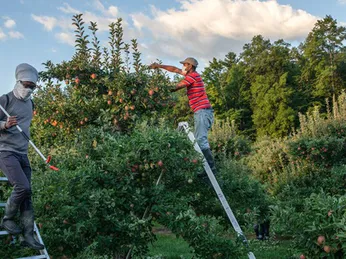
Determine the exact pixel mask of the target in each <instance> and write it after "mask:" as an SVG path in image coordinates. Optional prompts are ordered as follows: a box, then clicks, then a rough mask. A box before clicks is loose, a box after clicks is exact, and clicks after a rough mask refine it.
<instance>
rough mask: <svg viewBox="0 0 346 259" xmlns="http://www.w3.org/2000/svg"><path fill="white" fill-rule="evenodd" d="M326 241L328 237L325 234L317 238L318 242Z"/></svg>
mask: <svg viewBox="0 0 346 259" xmlns="http://www.w3.org/2000/svg"><path fill="white" fill-rule="evenodd" d="M324 242H326V238H325V237H324V236H319V237H318V238H317V244H319V245H322V244H324Z"/></svg>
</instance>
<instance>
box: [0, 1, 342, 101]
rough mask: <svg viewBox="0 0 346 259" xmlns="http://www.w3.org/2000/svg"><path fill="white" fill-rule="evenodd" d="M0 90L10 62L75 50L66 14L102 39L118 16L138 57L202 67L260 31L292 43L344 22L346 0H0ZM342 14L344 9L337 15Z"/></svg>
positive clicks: (10, 75)
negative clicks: (322, 25) (320, 23)
mask: <svg viewBox="0 0 346 259" xmlns="http://www.w3.org/2000/svg"><path fill="white" fill-rule="evenodd" d="M0 4H1V8H0V77H1V88H0V94H4V93H7V92H9V91H11V90H12V89H13V86H14V84H15V69H16V66H17V65H18V64H20V63H29V64H31V65H33V66H34V67H36V68H37V69H38V70H39V71H42V70H44V66H43V65H42V63H44V62H47V61H48V60H51V61H52V62H53V63H60V62H61V61H63V60H70V58H71V57H72V55H73V54H74V52H75V49H74V32H73V30H74V27H73V26H72V16H73V15H74V14H77V13H83V18H84V21H85V22H86V27H88V26H89V24H90V21H93V22H97V24H98V28H99V31H98V34H97V36H98V37H99V39H100V41H101V45H102V46H107V37H108V36H109V35H108V25H109V24H110V23H112V22H115V21H116V20H117V19H118V18H122V19H123V27H124V41H125V42H126V43H130V41H131V39H137V41H138V43H139V49H140V52H141V53H142V61H143V63H145V64H150V63H151V62H154V61H156V60H157V59H159V60H161V61H162V62H163V63H164V64H170V65H174V66H178V67H179V66H180V64H179V61H180V60H183V59H185V58H186V57H188V56H193V57H195V58H196V59H197V60H198V61H199V63H200V66H199V68H198V69H199V71H202V70H203V68H204V67H205V66H207V65H208V63H209V61H211V60H212V58H213V57H216V58H218V59H223V58H224V57H225V55H226V54H227V53H228V52H230V51H232V52H235V53H237V54H238V53H240V52H241V51H242V47H243V45H244V44H246V43H249V42H250V41H251V39H252V37H254V36H255V35H258V34H261V35H262V36H264V37H265V38H267V39H270V40H272V41H274V40H277V39H284V40H285V41H287V42H289V43H291V44H292V45H293V46H294V45H297V44H299V43H300V42H302V41H304V39H305V38H306V36H307V35H308V33H309V32H310V31H311V29H312V28H313V26H314V24H315V23H316V21H317V20H318V19H322V18H324V17H325V16H326V15H331V16H332V17H333V18H334V19H337V21H338V23H339V24H340V25H342V26H346V16H345V13H346V0H291V1H289V0H126V1H124V0H83V1H82V0H0ZM342 14H343V15H342Z"/></svg>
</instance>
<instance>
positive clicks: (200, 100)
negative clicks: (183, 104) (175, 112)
mask: <svg viewBox="0 0 346 259" xmlns="http://www.w3.org/2000/svg"><path fill="white" fill-rule="evenodd" d="M181 82H182V83H183V84H184V85H185V86H186V89H187V97H188V98H189V105H190V108H191V109H192V110H193V112H196V111H198V110H200V109H208V108H212V107H211V105H210V102H209V100H208V96H207V93H206V91H205V88H204V83H203V80H202V78H201V76H200V74H198V73H197V72H196V71H194V72H191V73H188V74H187V75H186V76H185V78H184V79H183V80H182V81H181Z"/></svg>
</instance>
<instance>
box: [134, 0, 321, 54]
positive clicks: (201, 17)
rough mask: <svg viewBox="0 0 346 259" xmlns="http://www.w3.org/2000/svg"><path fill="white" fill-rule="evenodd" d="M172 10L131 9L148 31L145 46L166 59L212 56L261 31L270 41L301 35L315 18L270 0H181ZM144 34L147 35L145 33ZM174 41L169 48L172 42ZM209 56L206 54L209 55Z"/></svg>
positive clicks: (235, 47) (138, 24)
mask: <svg viewBox="0 0 346 259" xmlns="http://www.w3.org/2000/svg"><path fill="white" fill-rule="evenodd" d="M179 3H180V7H179V8H178V9H169V10H159V9H156V8H155V7H152V12H151V15H150V16H149V15H146V14H143V13H136V14H132V15H131V17H132V22H133V24H134V26H135V27H136V28H137V29H138V30H139V31H143V30H145V31H147V30H149V31H150V32H151V36H152V38H153V40H152V43H151V45H149V44H148V47H149V49H153V50H152V51H153V53H157V54H161V55H164V56H168V57H171V58H177V57H179V58H181V57H182V56H183V57H184V56H189V55H196V56H199V57H201V58H203V57H204V58H206V59H208V58H212V57H215V56H218V55H219V53H222V55H224V54H226V53H227V52H229V51H234V52H237V51H240V50H241V48H242V46H243V45H244V43H246V42H248V41H249V40H251V39H252V37H253V36H255V35H258V34H261V35H263V36H264V37H265V38H270V39H272V40H275V39H279V38H283V39H285V40H288V41H289V40H292V41H293V40H297V39H303V38H304V37H306V36H307V34H308V33H309V31H310V30H311V29H312V28H313V26H314V24H315V22H316V21H317V19H318V17H315V16H313V15H311V14H309V13H307V12H305V11H303V10H296V9H293V8H292V7H291V6H289V5H281V4H279V3H278V2H277V1H276V0H267V1H259V0H181V1H179ZM147 36H148V35H147ZM173 46H174V47H173ZM209 56H210V57H209Z"/></svg>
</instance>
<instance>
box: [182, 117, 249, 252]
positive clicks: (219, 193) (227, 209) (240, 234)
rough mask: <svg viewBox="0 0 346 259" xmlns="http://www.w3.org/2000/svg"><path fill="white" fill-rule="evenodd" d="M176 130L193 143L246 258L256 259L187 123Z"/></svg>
mask: <svg viewBox="0 0 346 259" xmlns="http://www.w3.org/2000/svg"><path fill="white" fill-rule="evenodd" d="M178 129H179V130H184V131H185V132H186V134H187V136H188V137H189V139H190V140H191V142H192V143H193V145H194V148H195V150H196V151H197V152H198V153H200V154H202V156H203V166H204V169H205V171H206V172H207V175H208V178H209V180H210V182H211V184H212V186H213V188H214V190H215V192H216V194H217V197H218V198H219V200H220V202H221V204H222V206H223V208H224V210H225V212H226V214H227V216H228V219H229V220H230V222H231V224H232V226H233V228H234V230H235V231H236V232H237V235H238V237H239V238H240V239H241V240H242V242H243V243H244V244H245V246H246V247H247V249H248V258H249V259H256V257H255V255H254V254H253V253H252V252H251V251H250V248H249V243H248V241H247V239H246V237H245V235H244V233H243V231H242V230H241V228H240V226H239V224H238V221H237V219H236V218H235V216H234V214H233V211H232V209H231V207H230V206H229V204H228V202H227V200H226V198H225V195H224V194H223V192H222V190H221V188H220V185H219V183H218V182H217V180H216V178H215V176H214V174H213V172H212V171H211V168H210V166H209V164H208V162H207V160H206V159H205V157H204V155H203V153H202V150H201V148H200V147H199V145H198V143H197V142H196V139H195V136H194V135H193V133H192V132H191V131H190V128H189V124H188V123H187V122H180V123H179V125H178Z"/></svg>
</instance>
